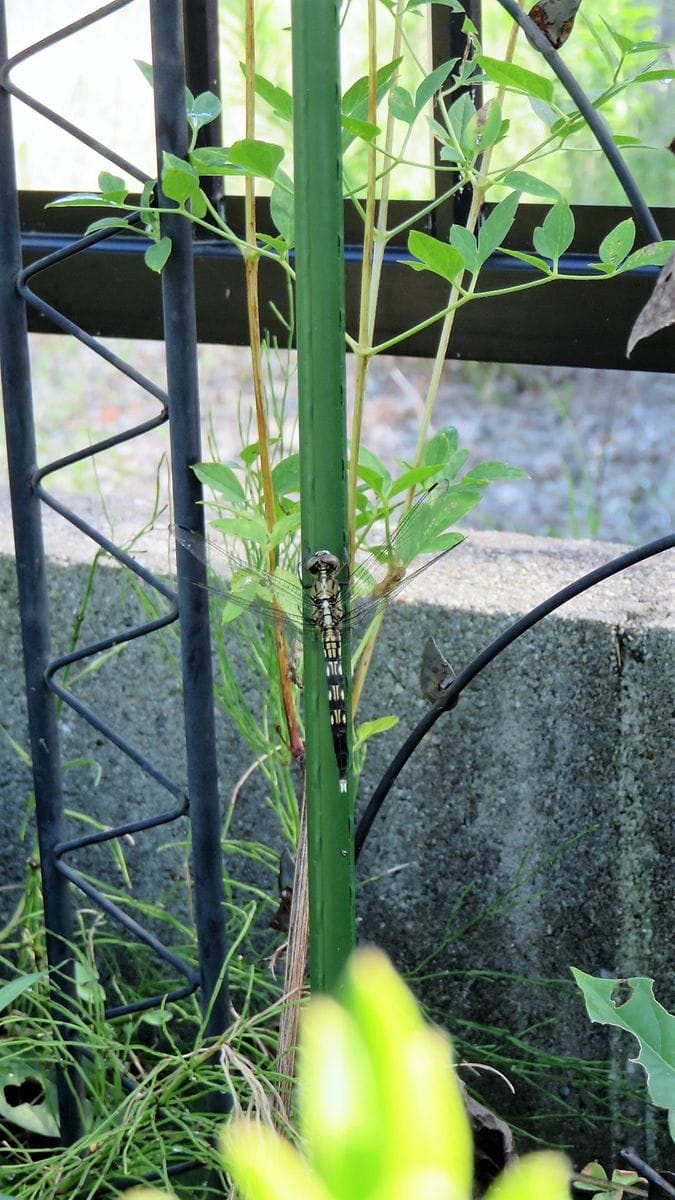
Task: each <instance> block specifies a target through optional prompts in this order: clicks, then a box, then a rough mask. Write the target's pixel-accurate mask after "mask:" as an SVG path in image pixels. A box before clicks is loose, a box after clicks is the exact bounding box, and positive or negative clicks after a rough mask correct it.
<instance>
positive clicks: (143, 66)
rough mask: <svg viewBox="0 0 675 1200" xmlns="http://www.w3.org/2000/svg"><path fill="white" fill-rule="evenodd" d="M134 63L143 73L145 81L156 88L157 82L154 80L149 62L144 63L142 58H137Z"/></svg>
mask: <svg viewBox="0 0 675 1200" xmlns="http://www.w3.org/2000/svg"><path fill="white" fill-rule="evenodd" d="M134 62H135V63H136V66H137V67H138V69H139V71H140V72H141V75H142V76H143V78H144V79H145V80H147V82H148V83H149V84H150V87H154V86H155V82H154V79H153V74H152V66H151V64H150V63H147V62H143V60H142V59H140V58H135V59H134Z"/></svg>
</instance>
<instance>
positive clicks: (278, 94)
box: [240, 63, 293, 123]
mask: <svg viewBox="0 0 675 1200" xmlns="http://www.w3.org/2000/svg"><path fill="white" fill-rule="evenodd" d="M240 66H241V69H242V71H243V72H244V75H245V74H246V66H245V64H244V63H241V64H240ZM254 86H255V91H256V95H257V96H260V99H261V100H264V101H265V103H266V104H269V106H270V108H271V109H272V110H273V112H275V113H276V114H277V116H278V117H281V119H282V121H288V122H289V123H290V122H291V121H292V120H293V97H292V96H291V95H290V93H289V92H287V91H286V89H285V88H282V87H277V85H276V84H275V83H271V82H270V80H269V79H265V76H264V75H256V76H255V77H254Z"/></svg>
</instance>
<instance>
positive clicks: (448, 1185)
mask: <svg viewBox="0 0 675 1200" xmlns="http://www.w3.org/2000/svg"><path fill="white" fill-rule="evenodd" d="M298 1107H299V1124H300V1132H301V1137H302V1144H303V1152H302V1153H301V1152H300V1151H299V1150H298V1149H296V1148H295V1147H294V1146H293V1145H291V1144H290V1143H289V1142H288V1141H286V1140H285V1139H284V1138H282V1137H281V1135H280V1134H278V1133H277V1132H276V1131H275V1130H273V1129H271V1128H269V1127H268V1126H264V1125H262V1124H260V1123H258V1122H253V1121H248V1120H241V1119H240V1120H237V1121H234V1122H232V1123H231V1124H230V1125H227V1126H226V1127H225V1129H224V1131H223V1134H222V1151H223V1157H224V1160H225V1164H226V1166H227V1170H228V1173H229V1174H230V1176H231V1177H232V1180H233V1182H234V1184H235V1186H236V1187H237V1189H238V1190H239V1191H240V1192H241V1194H242V1196H243V1197H245V1198H246V1200H278V1198H280V1197H282V1196H284V1197H285V1196H293V1197H296V1198H297V1200H404V1198H406V1197H419V1198H420V1200H422V1198H423V1200H469V1197H470V1196H471V1186H472V1175H473V1170H472V1159H473V1153H472V1137H471V1129H470V1125H469V1120H468V1117H467V1115H466V1110H465V1107H464V1101H463V1099H462V1093H461V1089H460V1086H459V1083H458V1080H457V1076H456V1074H455V1071H454V1067H453V1058H452V1048H451V1045H450V1041H449V1039H448V1037H447V1035H446V1034H444V1033H443V1032H442V1031H441V1030H439V1029H435V1028H432V1027H430V1026H428V1025H426V1024H425V1022H424V1020H423V1019H422V1016H421V1014H420V1011H419V1009H418V1007H417V1005H416V1003H415V1000H414V998H413V996H412V995H411V993H410V992H409V991H408V989H407V988H406V986H405V985H404V984H403V982H402V980H401V979H400V978H399V976H398V975H397V974H396V972H395V971H394V969H393V968H392V966H391V964H390V963H389V961H388V959H387V958H386V957H385V955H384V954H382V953H381V952H380V951H378V950H375V949H364V950H360V951H357V952H356V953H355V954H354V955H353V957H352V959H351V961H350V963H349V965H348V967H347V970H346V973H345V977H344V980H343V985H342V988H341V989H340V992H339V996H338V998H336V999H332V998H329V997H326V996H322V997H317V998H314V999H313V1000H312V1001H311V1002H310V1004H309V1007H308V1008H307V1010H306V1011H305V1013H304V1015H303V1021H302V1030H301V1054H300V1068H299V1081H298ZM568 1181H569V1170H568V1167H567V1164H566V1162H565V1159H564V1158H562V1156H560V1155H558V1154H555V1153H552V1152H540V1153H535V1154H531V1155H528V1156H527V1157H525V1158H523V1159H521V1160H520V1161H519V1162H517V1163H516V1164H515V1165H513V1166H511V1167H509V1168H508V1169H507V1170H506V1171H505V1172H504V1174H503V1175H502V1176H501V1177H500V1178H499V1179H498V1180H497V1182H496V1183H495V1184H494V1185H493V1186H492V1187H491V1188H490V1190H489V1191H488V1192H487V1193H486V1200H567V1197H568ZM165 1195H166V1194H165V1193H161V1192H157V1191H154V1190H148V1189H136V1190H134V1191H132V1192H130V1193H127V1200H159V1197H160V1196H165Z"/></svg>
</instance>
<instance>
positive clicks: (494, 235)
mask: <svg viewBox="0 0 675 1200" xmlns="http://www.w3.org/2000/svg"><path fill="white" fill-rule="evenodd" d="M519 203H520V192H511V193H510V195H508V196H505V197H504V199H503V200H500V201H499V204H497V205H496V207H495V208H493V209H492V212H491V213H490V215H489V216H488V217H487V219H486V220H485V221H484V222H483V224H482V225H481V226H480V228H479V230H478V262H479V263H480V265H481V266H482V265H483V263H484V262H485V261H486V260H487V259H488V258H489V257H490V255H491V254H494V252H495V250H496V249H497V248H498V247H499V246H501V244H502V242H503V241H504V238H505V237H506V235H507V233H508V232H509V229H510V228H511V226H512V225H513V222H514V220H515V217H516V212H517V211H518V205H519Z"/></svg>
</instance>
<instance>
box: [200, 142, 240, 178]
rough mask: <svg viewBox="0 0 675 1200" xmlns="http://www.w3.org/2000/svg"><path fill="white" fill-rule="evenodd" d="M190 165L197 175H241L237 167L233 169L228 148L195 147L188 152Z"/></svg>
mask: <svg viewBox="0 0 675 1200" xmlns="http://www.w3.org/2000/svg"><path fill="white" fill-rule="evenodd" d="M190 163H191V165H192V166H193V167H194V168H195V170H196V171H197V173H198V174H199V175H227V174H228V172H229V173H232V174H235V173H236V174H237V175H240V174H242V172H241V170H240V168H239V167H237V168H236V169H233V166H232V163H231V162H230V147H229V146H197V147H196V149H194V150H191V151H190Z"/></svg>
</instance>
